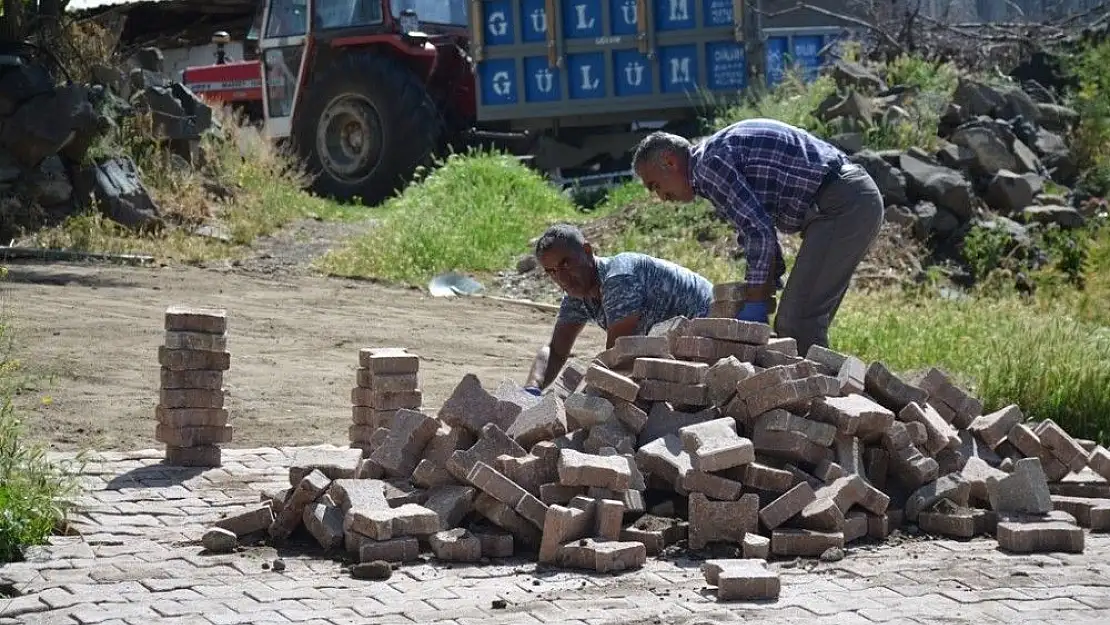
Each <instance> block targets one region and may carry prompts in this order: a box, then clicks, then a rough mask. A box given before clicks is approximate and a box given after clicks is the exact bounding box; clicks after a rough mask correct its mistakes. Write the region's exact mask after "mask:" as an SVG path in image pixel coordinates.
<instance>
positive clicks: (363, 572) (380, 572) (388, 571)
mask: <svg viewBox="0 0 1110 625" xmlns="http://www.w3.org/2000/svg"><path fill="white" fill-rule="evenodd" d="M392 576H393V567H391V566H390V565H389V563H388V562H386V561H385V560H373V561H371V562H360V563H358V564H356V565H354V566H352V567H351V577H353V578H355V579H370V580H376V581H384V580H387V579H389V578H390V577H392Z"/></svg>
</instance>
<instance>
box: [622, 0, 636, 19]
mask: <svg viewBox="0 0 1110 625" xmlns="http://www.w3.org/2000/svg"><path fill="white" fill-rule="evenodd" d="M621 15H622V16H623V17H624V23H625V24H629V25H631V24H635V23H636V18H637V17H639V16H638V15H636V0H624V4H622V5H621Z"/></svg>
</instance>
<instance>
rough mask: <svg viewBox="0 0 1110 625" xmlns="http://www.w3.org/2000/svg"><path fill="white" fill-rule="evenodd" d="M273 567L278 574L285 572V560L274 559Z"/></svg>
mask: <svg viewBox="0 0 1110 625" xmlns="http://www.w3.org/2000/svg"><path fill="white" fill-rule="evenodd" d="M273 567H274V570H275V571H277V572H279V573H280V572H281V571H284V570H285V560H282V559H281V558H277V559H275V560H274V564H273Z"/></svg>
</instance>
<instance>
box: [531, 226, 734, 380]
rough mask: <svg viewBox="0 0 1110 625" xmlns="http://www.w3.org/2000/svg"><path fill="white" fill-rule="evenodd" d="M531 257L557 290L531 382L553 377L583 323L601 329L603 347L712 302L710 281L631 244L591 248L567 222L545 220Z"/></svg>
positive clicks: (701, 313) (694, 313) (704, 311)
mask: <svg viewBox="0 0 1110 625" xmlns="http://www.w3.org/2000/svg"><path fill="white" fill-rule="evenodd" d="M536 258H537V260H539V262H540V264H541V265H542V266H543V270H544V271H545V272H546V273H547V275H548V276H550V277H551V279H552V280H554V281H555V284H557V285H559V288H561V289H562V290H563V292H564V293H565V295H564V296H563V301H562V304H561V305H560V306H559V316H558V319H557V320H556V321H555V329H554V331H553V332H552V334H551V341H550V343H549V344H548V345H547V346H546V347H544V348H543V349H541V350H540V353H539V354H537V355H536V360H535V362H534V363H533V365H532V371H531V373H530V374H529V379H528V382H527V384H526V385H527V386H530V387H533V389H542V388H546V387H547V386H548V385H550V384H551V382H552V381H554V379H555V376H556V375H558V374H559V371H561V370H562V368H563V365H564V364H566V361H567V358H568V357H569V356H570V351H571V348H572V347H574V343H575V341H576V340H577V339H578V334H579V333H580V332H581V331H582V328H584V327H585V326H586V324H587V323H591V322H592V323H595V324H597V325H598V326H600V327H601V328H602V329H603V330H605V331H606V339H605V346H606V348H610V347H612V346H613V343H614V342H615V341H616V340H617V338H619V337H622V336H630V335H644V334H647V333H648V330H650V329H651V327H652V326H654V325H655V324H657V323H659V322H661V321H666V320H668V319H671V318H672V317H677V316H679V315H682V316H685V317H687V318H691V319H692V318H695V317H705V316H708V315H709V306H710V304H712V303H713V285H712V284H711V283H710V282H709V280H706V279H705V278H704V277H702V276H700V275H698V274H697V273H694V272H693V271H690V270H689V269H687V268H685V267H682V266H680V265H677V264H675V263H672V262H670V261H667V260H663V259H661V258H654V257H652V256H647V255H645V254H638V253H635V252H624V253H621V254H617V255H615V256H608V257H606V256H596V255H594V250H593V247H592V246H591V245H590V243H589V242H588V241H586V239H585V237H584V236H583V235H582V232H581V231H580V230H579V229H578V228H575V227H574V226H571V225H566V224H557V225H554V226H552V227H550V228H548V229H547V231H546V232H544V234H543V236H541V237H540V239H539V241H537V243H536Z"/></svg>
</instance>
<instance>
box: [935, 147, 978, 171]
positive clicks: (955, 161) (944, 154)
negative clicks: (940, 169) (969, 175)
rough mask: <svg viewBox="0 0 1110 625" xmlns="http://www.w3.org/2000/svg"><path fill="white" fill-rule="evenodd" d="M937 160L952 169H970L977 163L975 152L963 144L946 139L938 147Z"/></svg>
mask: <svg viewBox="0 0 1110 625" xmlns="http://www.w3.org/2000/svg"><path fill="white" fill-rule="evenodd" d="M937 161H939V162H940V164H941V165H944V166H945V167H950V168H952V169H960V170H962V169H970V168H971V166H972V165H974V164H975V152H972V151H971V150H970V149H968V148H966V147H964V146H962V145H956V144H955V143H951V142H948V141H945V142H944V143H943V144H942V145H941V146H940V148H938V149H937Z"/></svg>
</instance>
